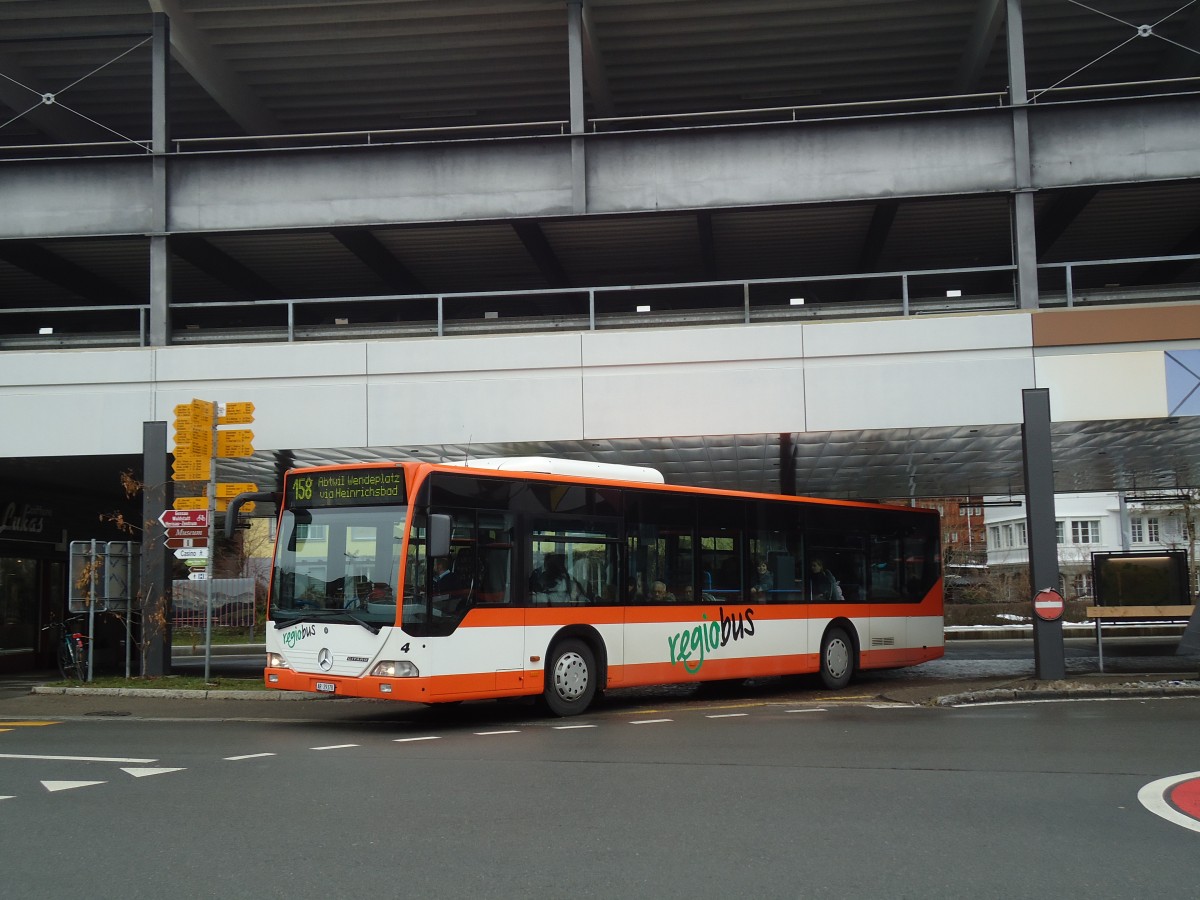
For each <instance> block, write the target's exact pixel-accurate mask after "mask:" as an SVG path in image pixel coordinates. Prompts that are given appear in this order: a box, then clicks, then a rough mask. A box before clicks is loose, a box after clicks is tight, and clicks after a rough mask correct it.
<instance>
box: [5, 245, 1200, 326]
mask: <svg viewBox="0 0 1200 900" xmlns="http://www.w3.org/2000/svg"><path fill="white" fill-rule="evenodd" d="M1197 261H1200V254H1180V255H1172V256H1150V257H1128V258H1120V259H1110V260H1086V261H1074V262H1062V263H1044V264H1041V265H1039V266H1038V272H1039V281H1040V282H1042V286H1041V296H1040V306H1041V307H1042V308H1056V307H1065V308H1074V307H1079V306H1096V305H1104V304H1118V303H1147V302H1163V301H1191V300H1200V285H1197V284H1181V283H1164V284H1155V283H1141V282H1129V281H1128V278H1126V279H1125V280H1126V282H1127V283H1119V282H1118V281H1113V280H1110V278H1116V277H1117V276H1118V275H1125V276H1128V275H1129V274H1130V272H1129V270H1120V271H1118V267H1122V266H1125V267H1134V270H1146V271H1149V270H1150V267H1154V266H1160V265H1171V266H1173V267H1178V266H1182V265H1184V264H1187V265H1190V264H1193V263H1195V262H1197ZM1081 270H1098V271H1102V272H1104V273H1105V274H1104V276H1103V277H1102V279H1101V280H1097V279H1096V278H1095V277H1094V275H1093V277H1091V278H1090V279H1087V281H1088V286H1086V287H1084V288H1082V289H1081V288H1080V287H1079V286H1078V283H1077V282H1078V279H1079V272H1080V271H1081ZM1109 273H1115V274H1113V275H1111V276H1110V275H1109ZM1015 274H1016V266H1014V265H1002V266H976V267H963V268H946V269H928V270H912V271H896V272H878V273H847V274H835V275H813V276H795V277H790V278H762V279H742V280H720V281H703V282H677V283H670V284H629V285H597V286H592V287H579V288H542V289H533V290H524V291H521V290H515V291H514V290H507V291H468V292H461V293H425V294H387V295H371V296H357V297H314V298H290V299H279V300H254V301H234V300H218V301H212V302H191V303H176V304H172V305H171V307H170V315H171V318H172V320H173V322H174V324H175V327H174V329H173V333H172V335H171V339H170V341H171V343H172V344H223V343H246V342H296V341H309V340H336V339H356V338H365V337H371V338H381V337H441V336H445V335H466V334H503V333H514V332H536V331H542V332H545V331H597V330H602V329H616V328H639V327H673V326H687V325H715V324H729V325H739V324H741V325H751V324H765V323H770V322H787V321H790V322H798V321H800V322H802V321H829V320H837V319H866V318H880V317H895V316H899V317H904V316H920V315H934V314H946V313H956V312H981V311H991V310H1011V309H1016V308H1017V299H1016V293H1015V290H1014V289H1013V284H1012V282H1013V279H1014V278H1015ZM1134 274H1136V271H1135V272H1134ZM481 306H487V307H489V309H486V310H483V311H482V313H481V312H480V308H481ZM149 315H150V312H149V306H148V305H146V304H119V305H104V306H64V307H24V308H12V309H0V349H14V350H15V349H48V348H53V347H105V346H113V347H119V346H129V347H145V346H148V336H149V331H150V328H149ZM230 315H238V316H240V317H241V318H242V319H244V320H248V321H245V322H243V323H242V324H237V325H230V324H228V321H227V320H228V318H229V316H230ZM189 319H191V320H192V321H189ZM34 321H36V322H37V323H38V327H37V328H36V329H35V328H33V327H31V326H30V323H31V322H34ZM81 322H85V323H86V324H84V325H82V326H81V325H80V323H81ZM56 323H59V324H56ZM60 325H61V326H62V327H60Z"/></svg>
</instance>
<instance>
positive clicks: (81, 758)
mask: <svg viewBox="0 0 1200 900" xmlns="http://www.w3.org/2000/svg"><path fill="white" fill-rule="evenodd" d="M0 759H40V760H51V761H54V762H113V763H152V762H158V760H157V759H131V758H127V757H124V756H38V755H34V754H28V753H0Z"/></svg>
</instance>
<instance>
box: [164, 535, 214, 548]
mask: <svg viewBox="0 0 1200 900" xmlns="http://www.w3.org/2000/svg"><path fill="white" fill-rule="evenodd" d="M166 545H167V548H168V549H170V550H182V549H184V548H188V547H192V548H195V547H205V548H207V547H208V538H206V537H202V538H198V537H182V538H180V537H169V538H167V540H166Z"/></svg>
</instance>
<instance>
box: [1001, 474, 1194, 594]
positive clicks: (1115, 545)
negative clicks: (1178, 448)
mask: <svg viewBox="0 0 1200 900" xmlns="http://www.w3.org/2000/svg"><path fill="white" fill-rule="evenodd" d="M991 502H992V503H996V502H1002V501H997V500H991ZM1193 503H1194V498H1191V497H1189V496H1188V495H1186V494H1180V495H1179V496H1178V497H1170V496H1168V495H1163V496H1161V497H1155V498H1153V499H1133V500H1130V499H1128V498H1126V499H1125V500H1124V502H1122V497H1121V495H1120V494H1118V493H1082V494H1058V495H1056V496H1055V540H1056V541H1057V543H1058V570H1059V580H1060V585H1059V589H1060V590H1061V591H1062V592H1063V596H1064V597H1066V598H1067V599H1068V600H1073V599H1077V598H1087V597H1091V596H1092V594H1093V589H1094V586H1093V584H1092V554H1093V553H1099V552H1112V551H1122V550H1123V551H1129V550H1186V551H1188V555H1189V559H1193V560H1194V556H1195V546H1194V543H1193V539H1192V537H1191V535H1192V534H1193V533H1194V524H1192V525H1189V521H1191V522H1192V523H1194V510H1193V507H1192V504H1193ZM983 511H984V523H985V526H986V530H987V563H988V566H989V569H991V570H992V572H993V573H995V574H996V575H998V576H1000V577H1001V580H1003V576H1004V575H1005V574H1011V575H1014V576H1015V575H1018V574H1021V573H1024V572H1027V571H1028V569H1029V533H1028V527H1027V525H1026V521H1025V504H1024V502H1023V501H1014V503H1013V505H1011V506H1010V505H986V506H985V507H984V510H983ZM1192 572H1193V576H1192V577H1193V581H1194V580H1195V565H1194V562H1193V564H1192ZM1020 581H1021V579H1015V581H1014V583H1020ZM1193 590H1195V588H1193Z"/></svg>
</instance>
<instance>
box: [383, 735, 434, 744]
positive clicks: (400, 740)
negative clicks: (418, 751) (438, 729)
mask: <svg viewBox="0 0 1200 900" xmlns="http://www.w3.org/2000/svg"><path fill="white" fill-rule="evenodd" d="M441 739H442V736H441V735H440V734H429V735H426V736H425V737H412V738H393V739H392V740H394V741H395V742H396V743H397V744H408V743H411V742H412V741H440V740H441Z"/></svg>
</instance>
